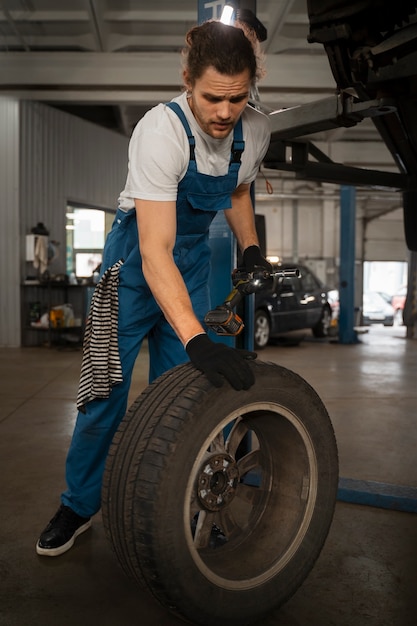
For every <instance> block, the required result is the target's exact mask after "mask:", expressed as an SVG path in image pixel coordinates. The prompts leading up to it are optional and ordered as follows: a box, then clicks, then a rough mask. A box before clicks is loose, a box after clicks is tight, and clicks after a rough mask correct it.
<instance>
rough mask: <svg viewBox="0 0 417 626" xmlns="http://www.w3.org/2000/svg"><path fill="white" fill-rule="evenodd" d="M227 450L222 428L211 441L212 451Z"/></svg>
mask: <svg viewBox="0 0 417 626" xmlns="http://www.w3.org/2000/svg"><path fill="white" fill-rule="evenodd" d="M224 451H225V442H224V433H223V430H221V431H220V432H219V433H217V435H216V436H215V438H214V439H213V440H212V441H211V443H210V452H224Z"/></svg>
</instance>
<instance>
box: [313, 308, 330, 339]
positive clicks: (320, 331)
mask: <svg viewBox="0 0 417 626" xmlns="http://www.w3.org/2000/svg"><path fill="white" fill-rule="evenodd" d="M331 318H332V314H331V311H330V309H329V308H328V307H327V306H325V307H323V310H322V312H321V316H320V320H319V321H318V322H317V324H316V325H315V326H313V328H312V329H311V330H312V331H313V335H314V337H317V338H318V339H320V338H323V337H328V336H329V329H330V322H331Z"/></svg>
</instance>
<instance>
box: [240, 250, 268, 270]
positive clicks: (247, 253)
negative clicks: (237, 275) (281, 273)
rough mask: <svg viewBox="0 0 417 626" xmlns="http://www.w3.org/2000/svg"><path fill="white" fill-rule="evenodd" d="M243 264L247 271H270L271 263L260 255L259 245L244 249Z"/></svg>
mask: <svg viewBox="0 0 417 626" xmlns="http://www.w3.org/2000/svg"><path fill="white" fill-rule="evenodd" d="M243 265H244V268H245V270H246V271H247V272H254V271H255V270H256V269H265V270H268V272H272V265H271V264H270V262H269V261H267V260H266V259H265V257H264V256H262V254H261V250H260V248H259V246H249V247H248V248H246V250H244V252H243Z"/></svg>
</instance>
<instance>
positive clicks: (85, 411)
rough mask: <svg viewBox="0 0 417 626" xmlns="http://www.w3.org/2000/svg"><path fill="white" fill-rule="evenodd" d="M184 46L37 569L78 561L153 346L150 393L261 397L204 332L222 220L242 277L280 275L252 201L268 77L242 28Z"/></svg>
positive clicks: (154, 112) (125, 220) (90, 342)
mask: <svg viewBox="0 0 417 626" xmlns="http://www.w3.org/2000/svg"><path fill="white" fill-rule="evenodd" d="M186 44H187V46H186V49H185V50H184V68H183V80H184V85H185V88H186V91H184V93H182V95H180V96H179V97H177V98H174V100H173V101H172V102H170V103H168V104H159V105H158V106H156V107H154V108H153V109H151V110H150V111H149V112H148V113H147V114H146V115H145V116H144V117H143V118H142V119H141V120H140V122H139V123H138V125H137V126H136V128H135V130H134V132H133V134H132V137H131V141H130V145H129V171H128V175H127V181H126V186H125V189H124V191H123V192H122V193H121V195H120V198H119V209H118V211H117V214H116V218H115V221H114V224H113V229H112V231H111V232H110V233H109V235H108V238H107V241H106V245H105V248H104V252H103V262H102V265H101V269H102V272H103V274H102V276H101V279H100V282H99V284H98V285H97V287H96V290H95V293H94V296H93V302H92V305H91V309H90V315H89V322H88V323H87V329H86V338H85V342H84V355H83V365H82V370H81V380H80V391H79V395H78V400H77V405H78V407H79V409H80V410H79V413H78V417H77V422H76V426H75V430H74V434H73V438H72V442H71V446H70V449H69V452H68V457H67V464H66V479H67V490H66V491H65V492H64V493H63V494H62V496H61V506H60V507H59V509H58V512H57V513H56V515H55V516H54V517H53V518H52V520H51V521H50V522H49V524H48V525H47V527H46V528H45V530H44V531H43V532H42V534H41V536H40V539H39V541H38V542H37V545H36V551H37V553H38V554H40V555H46V556H58V555H60V554H62V553H64V552H66V551H67V550H69V549H70V548H71V547H72V545H73V544H74V540H75V538H76V537H77V536H78V535H79V534H80V533H82V532H84V531H85V530H87V529H88V528H89V527H90V525H91V516H92V515H94V514H95V513H96V512H97V511H98V510H99V508H100V504H101V503H100V496H101V482H102V475H103V471H104V465H105V460H106V456H107V453H108V449H109V446H110V443H111V440H112V438H113V435H114V433H115V431H116V430H117V428H118V426H119V423H120V421H121V420H122V418H123V416H124V415H125V412H126V408H127V398H128V392H129V387H130V382H131V375H132V370H133V367H134V363H135V360H136V357H137V355H138V353H139V350H140V347H141V344H142V341H143V339H144V338H145V337H147V339H148V345H149V355H150V374H149V380H150V381H152V380H154V379H155V378H156V377H158V376H159V375H161V374H163V373H164V372H165V371H167V370H168V369H170V368H172V367H174V366H176V365H178V364H180V363H184V362H186V361H187V360H191V362H192V363H193V364H194V365H195V366H196V367H197V368H198V369H199V370H201V371H202V372H203V373H204V374H205V375H206V376H207V377H208V378H209V380H210V381H211V382H212V383H213V384H214V385H216V386H220V385H222V384H223V383H224V381H227V382H228V383H229V384H231V385H232V386H233V387H234V388H235V389H237V390H240V389H243V390H244V389H248V388H249V387H250V386H251V385H252V384H253V383H254V378H253V373H252V370H251V368H250V367H249V365H248V358H250V357H252V358H253V357H254V356H256V355H254V354H253V353H248V352H246V351H244V350H236V349H234V348H231V347H228V346H226V345H225V344H223V343H219V342H213V341H211V339H209V337H208V336H207V334H206V332H205V329H204V326H203V323H202V320H203V318H204V315H205V314H206V312H207V311H208V310H209V309H210V300H209V290H208V280H209V272H210V248H209V245H208V233H209V226H210V223H211V221H212V219H213V218H214V216H215V215H216V213H217V212H218V211H221V210H224V212H225V216H226V219H227V222H228V224H229V226H230V227H231V229H232V231H233V233H234V234H235V236H236V238H237V242H238V244H239V246H240V250H241V251H242V253H243V264H244V266H245V269H246V270H247V271H253V269H254V268H255V267H265V268H268V269H270V268H271V266H270V265H269V264H268V262H267V261H266V259H265V258H264V257H263V256H262V254H261V252H260V249H259V245H258V238H257V235H256V230H255V223H254V215H253V206H252V201H251V196H250V185H251V183H252V182H253V181H254V180H255V178H256V175H257V172H258V169H259V166H260V164H261V162H262V159H263V157H264V155H265V152H266V150H267V147H268V144H269V140H270V127H269V120H268V118H267V117H266V116H265V115H263V114H262V113H260V112H259V111H257V110H255V109H254V108H253V107H251V106H248V99H249V95H250V91H251V87H252V86H253V85H254V84H255V82H256V81H257V80H258V79H259V78H260V76H261V75H262V73H263V70H262V67H261V62H260V59H259V54H258V50H257V42H256V40H255V38H252V35H251V34H250V33H248V32H247V31H246V30H244V29H243V25H235V26H226V25H224V24H222V23H220V22H218V21H209V22H205V23H203V24H201V25H200V26H196V27H194V28H192V29H191V30H190V31H189V32H188V34H187V36H186ZM111 320H112V321H113V323H111V324H110V321H111ZM109 324H110V326H109ZM94 325H95V328H94ZM94 360H95V362H94ZM97 372H98V374H97ZM109 372H110V374H109ZM106 376H107V379H106Z"/></svg>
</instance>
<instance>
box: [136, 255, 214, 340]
mask: <svg viewBox="0 0 417 626" xmlns="http://www.w3.org/2000/svg"><path fill="white" fill-rule="evenodd" d="M142 270H143V274H144V277H145V280H146V282H147V284H148V286H149V288H150V290H151V291H152V294H153V296H154V298H155V300H156V301H157V303H158V305H159V307H160V308H161V311H162V312H163V314H164V316H165V318H166V320H167V321H168V323H169V324H170V325H171V326H172V328H173V329H174V331H175V333H176V334H177V335H178V338H179V339H180V340H181V341H182V343H183V344H184V345H185V344H186V343H187V341H189V339H191V337H194V336H195V335H197V334H198V333H203V332H205V331H204V329H203V327H202V325H201V323H200V322H199V320H198V319H197V317H196V316H195V313H194V311H193V307H192V303H191V299H190V297H189V295H188V291H187V288H186V286H185V284H184V280H183V278H182V276H181V274H180V272H179V270H178V268H177V266H176V265H175V263H174V260H173V258H172V256H170V255H169V254H167V253H163V252H162V253H160V254H158V255H155V254H150V255H146V253H145V254H144V253H143V251H142Z"/></svg>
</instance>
